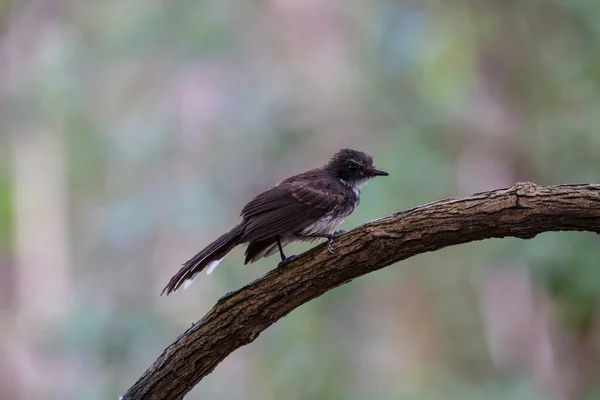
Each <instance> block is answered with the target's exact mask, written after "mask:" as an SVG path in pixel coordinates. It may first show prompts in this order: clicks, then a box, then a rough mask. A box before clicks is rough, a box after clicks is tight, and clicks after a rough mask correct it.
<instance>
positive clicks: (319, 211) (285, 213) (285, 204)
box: [241, 182, 345, 242]
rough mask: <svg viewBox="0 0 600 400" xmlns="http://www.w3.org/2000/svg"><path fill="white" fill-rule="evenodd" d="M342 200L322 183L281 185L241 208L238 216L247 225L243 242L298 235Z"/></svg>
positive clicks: (342, 196)
mask: <svg viewBox="0 0 600 400" xmlns="http://www.w3.org/2000/svg"><path fill="white" fill-rule="evenodd" d="M344 198H345V197H344V195H343V194H339V193H335V192H332V191H331V190H330V189H329V187H328V186H327V185H325V184H324V185H318V184H315V183H314V182H313V183H312V184H311V185H310V186H308V185H305V184H299V183H297V182H291V183H282V184H280V185H278V186H275V187H274V188H272V189H269V190H267V191H266V192H263V193H261V194H259V195H258V196H256V197H255V198H254V199H253V200H252V201H250V203H248V204H247V205H246V206H245V207H244V209H243V210H242V214H241V216H242V217H244V219H245V220H246V221H247V223H246V226H245V229H244V234H243V237H242V240H243V241H244V242H250V241H256V240H262V239H266V238H269V237H274V236H280V235H285V234H293V233H298V232H300V231H302V230H303V229H304V228H306V227H308V226H310V225H311V224H313V223H314V222H316V221H317V220H319V219H320V218H321V217H323V216H325V215H326V214H328V213H330V212H332V211H333V210H334V209H335V208H336V207H337V206H339V205H340V204H342V202H343V201H344Z"/></svg>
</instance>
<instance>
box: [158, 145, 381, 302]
mask: <svg viewBox="0 0 600 400" xmlns="http://www.w3.org/2000/svg"><path fill="white" fill-rule="evenodd" d="M387 175H388V173H387V172H385V171H382V170H379V169H376V168H375V167H374V166H373V157H371V156H370V155H368V154H366V153H364V152H362V151H359V150H353V149H341V150H339V151H338V152H336V153H335V154H334V155H333V156H332V157H331V159H330V160H329V162H328V163H327V164H325V165H323V166H321V167H318V168H314V169H311V170H308V171H306V172H303V173H301V174H298V175H294V176H291V177H289V178H286V179H284V180H282V181H280V182H278V183H277V184H276V185H275V186H273V187H272V188H271V189H268V190H266V191H264V192H262V193H260V194H259V195H257V196H256V197H254V198H253V199H252V200H251V201H250V202H249V203H248V204H246V205H245V206H244V208H243V209H242V212H241V213H240V217H242V222H241V223H239V224H238V225H236V226H234V227H233V228H232V229H231V230H230V231H229V232H227V233H225V234H223V235H222V236H220V237H219V238H218V239H216V240H215V241H214V242H212V243H211V244H209V245H208V246H206V247H205V248H204V249H203V250H201V251H200V252H199V253H198V254H196V255H195V256H194V257H192V258H191V259H190V260H188V261H187V262H185V263H184V264H183V267H182V268H181V269H180V270H179V271H178V272H177V273H176V274H175V275H174V276H173V277H172V278H171V280H170V281H169V283H168V284H167V285H166V286H165V288H164V289H163V291H162V293H161V295H162V294H164V293H165V292H166V293H167V295H169V294H171V293H173V292H175V291H177V290H178V289H179V288H180V287H181V286H183V287H184V289H185V288H187V287H188V286H189V285H190V284H191V283H192V282H193V281H194V279H195V278H196V277H197V275H198V274H199V273H200V272H201V271H202V270H204V269H205V268H206V273H207V274H208V275H210V274H211V273H212V272H213V271H214V269H215V268H216V267H217V265H218V264H219V263H220V262H221V261H222V260H223V258H224V257H225V256H226V255H227V254H228V253H229V252H230V251H231V250H233V249H234V248H235V247H236V246H238V245H241V244H247V245H248V247H247V248H246V252H245V260H244V264H248V263H253V262H255V261H257V260H259V259H261V258H263V257H268V256H270V255H273V254H275V253H276V252H278V251H279V255H280V256H281V262H280V263H279V264H278V265H279V266H283V265H285V264H287V263H288V262H290V261H291V260H293V259H294V258H295V257H296V256H289V257H286V256H285V254H284V253H283V247H285V246H286V245H288V244H290V243H292V242H298V241H313V240H316V239H318V238H323V239H327V248H328V250H329V252H330V253H332V254H335V252H334V250H333V249H332V244H333V242H334V239H337V238H338V237H340V236H341V235H343V234H344V233H345V232H344V231H342V230H339V231H336V230H335V229H336V228H337V227H338V226H339V225H340V224H341V223H342V222H343V221H344V219H345V218H346V217H348V216H349V215H350V214H352V212H354V210H355V209H356V207H357V206H358V204H359V202H360V191H361V188H362V187H363V186H364V185H365V184H366V183H367V182H368V181H369V180H370V179H371V178H374V177H376V176H387Z"/></svg>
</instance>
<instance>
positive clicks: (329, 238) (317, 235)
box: [304, 230, 346, 254]
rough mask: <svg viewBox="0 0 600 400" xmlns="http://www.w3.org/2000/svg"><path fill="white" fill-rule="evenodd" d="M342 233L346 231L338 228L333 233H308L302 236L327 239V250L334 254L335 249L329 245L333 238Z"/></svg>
mask: <svg viewBox="0 0 600 400" xmlns="http://www.w3.org/2000/svg"><path fill="white" fill-rule="evenodd" d="M344 233H346V231H341V230H340V231H335V232H333V233H311V234H310V235H304V236H306V237H312V238H324V239H327V251H329V252H330V253H331V254H335V251H333V249H332V248H331V245H332V244H333V240H334V239H337V238H339V237H340V236H342V235H343V234H344Z"/></svg>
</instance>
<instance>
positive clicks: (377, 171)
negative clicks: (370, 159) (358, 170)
mask: <svg viewBox="0 0 600 400" xmlns="http://www.w3.org/2000/svg"><path fill="white" fill-rule="evenodd" d="M371 175H373V176H388V175H389V174H388V173H387V172H385V171H382V170H380V169H375V168H373V169H372V170H371Z"/></svg>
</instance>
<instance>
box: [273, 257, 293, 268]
mask: <svg viewBox="0 0 600 400" xmlns="http://www.w3.org/2000/svg"><path fill="white" fill-rule="evenodd" d="M296 258H298V256H297V255H292V256H289V257H286V258H284V259H283V260H281V262H280V263H279V264H277V267H278V268H280V267H283V266H284V265H286V264H287V263H289V262H292V261H294V260H295V259H296Z"/></svg>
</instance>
